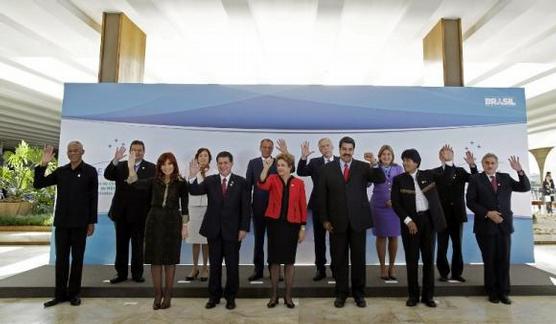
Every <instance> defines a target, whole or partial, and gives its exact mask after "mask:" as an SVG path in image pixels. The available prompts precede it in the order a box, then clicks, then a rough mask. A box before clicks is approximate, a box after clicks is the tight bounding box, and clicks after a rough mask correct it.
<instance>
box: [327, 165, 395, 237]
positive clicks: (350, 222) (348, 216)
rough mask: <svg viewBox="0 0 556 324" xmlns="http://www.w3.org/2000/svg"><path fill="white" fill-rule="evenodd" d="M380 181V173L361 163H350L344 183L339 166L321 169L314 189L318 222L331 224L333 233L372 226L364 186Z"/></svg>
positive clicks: (381, 176) (376, 169)
mask: <svg viewBox="0 0 556 324" xmlns="http://www.w3.org/2000/svg"><path fill="white" fill-rule="evenodd" d="M384 181H386V179H385V176H384V172H382V170H380V169H379V168H372V167H371V166H370V165H369V164H368V163H366V162H363V161H358V160H352V162H351V166H350V171H349V178H348V181H347V182H345V181H344V176H343V172H342V170H341V169H340V162H338V161H337V162H332V163H328V164H326V165H324V166H323V167H322V170H321V173H320V179H319V188H318V190H319V191H318V197H319V200H318V204H319V206H320V207H319V212H320V215H319V216H320V219H321V220H322V222H323V223H324V222H326V221H329V222H331V223H332V226H333V227H334V232H337V233H344V232H346V231H347V230H348V228H349V227H350V226H351V228H352V229H353V230H354V231H365V230H367V229H368V228H370V227H372V226H373V221H372V217H371V208H370V205H369V199H368V198H367V185H368V183H369V182H375V183H382V182H384Z"/></svg>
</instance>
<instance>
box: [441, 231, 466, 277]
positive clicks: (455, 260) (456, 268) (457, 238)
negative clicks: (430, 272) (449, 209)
mask: <svg viewBox="0 0 556 324" xmlns="http://www.w3.org/2000/svg"><path fill="white" fill-rule="evenodd" d="M462 235H463V223H459V222H454V223H450V222H448V227H447V228H446V229H445V230H444V231H442V232H440V233H438V251H437V252H436V267H437V268H438V272H439V273H440V275H441V276H442V277H448V274H449V273H450V271H451V272H452V278H457V277H461V274H462V273H463V255H462V251H461V250H462V247H461V237H462ZM450 239H451V241H452V269H450V264H448V257H447V256H446V255H447V253H448V243H449V241H450Z"/></svg>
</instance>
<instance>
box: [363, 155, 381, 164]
mask: <svg viewBox="0 0 556 324" xmlns="http://www.w3.org/2000/svg"><path fill="white" fill-rule="evenodd" d="M363 158H364V159H365V161H367V162H369V163H370V164H372V165H375V164H377V163H378V160H377V159H376V158H375V156H374V154H373V153H371V152H365V154H363Z"/></svg>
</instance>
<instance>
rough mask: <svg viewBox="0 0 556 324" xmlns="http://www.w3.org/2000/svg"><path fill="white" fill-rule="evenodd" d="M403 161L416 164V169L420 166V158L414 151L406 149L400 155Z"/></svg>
mask: <svg viewBox="0 0 556 324" xmlns="http://www.w3.org/2000/svg"><path fill="white" fill-rule="evenodd" d="M403 159H410V160H411V161H413V162H415V163H417V167H419V166H420V165H421V156H420V155H419V152H417V150H416V149H408V150H405V151H403V153H402V160H403Z"/></svg>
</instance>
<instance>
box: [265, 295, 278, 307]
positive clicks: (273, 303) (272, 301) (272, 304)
mask: <svg viewBox="0 0 556 324" xmlns="http://www.w3.org/2000/svg"><path fill="white" fill-rule="evenodd" d="M276 305H278V297H275V298H270V300H269V301H268V303H267V304H266V307H268V308H274V307H276Z"/></svg>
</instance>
